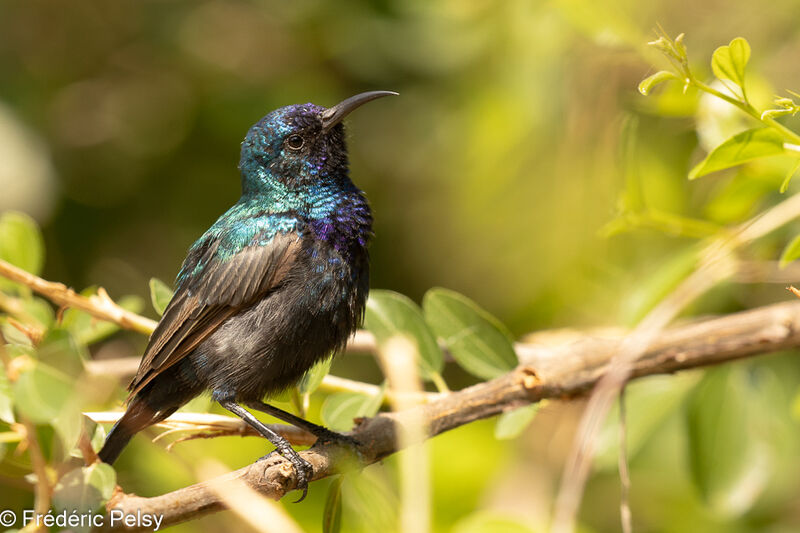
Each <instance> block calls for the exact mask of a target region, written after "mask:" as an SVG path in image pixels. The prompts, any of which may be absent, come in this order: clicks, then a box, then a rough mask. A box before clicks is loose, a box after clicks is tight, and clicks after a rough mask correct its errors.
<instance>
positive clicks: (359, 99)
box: [322, 91, 398, 133]
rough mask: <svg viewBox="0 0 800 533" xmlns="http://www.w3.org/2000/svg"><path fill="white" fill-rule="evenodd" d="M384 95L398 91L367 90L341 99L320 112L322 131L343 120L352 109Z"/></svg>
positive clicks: (390, 94) (393, 94)
mask: <svg viewBox="0 0 800 533" xmlns="http://www.w3.org/2000/svg"><path fill="white" fill-rule="evenodd" d="M384 96H398V93H396V92H394V91H369V92H366V93H361V94H357V95H355V96H351V97H350V98H348V99H347V100H343V101H342V102H339V103H338V104H336V105H335V106H333V107H329V108H328V109H326V110H325V111H323V112H322V131H323V132H325V133H327V132H328V131H330V129H331V128H332V127H334V126H335V125H337V124H338V123H340V122H341V121H342V120H344V117H346V116H347V115H349V114H350V113H351V112H352V111H353V110H354V109H356V108H359V107H361V106H362V105H364V104H366V103H367V102H371V101H372V100H375V99H376V98H382V97H384Z"/></svg>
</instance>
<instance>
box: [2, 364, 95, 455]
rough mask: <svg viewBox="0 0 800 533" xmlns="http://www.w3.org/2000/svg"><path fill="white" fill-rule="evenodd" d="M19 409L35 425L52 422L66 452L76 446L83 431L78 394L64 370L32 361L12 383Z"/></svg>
mask: <svg viewBox="0 0 800 533" xmlns="http://www.w3.org/2000/svg"><path fill="white" fill-rule="evenodd" d="M12 390H13V391H14V400H15V406H16V408H17V409H18V410H19V411H20V412H21V413H22V414H24V415H25V416H27V417H28V418H29V419H30V420H31V421H32V422H34V423H36V424H50V425H51V426H53V428H54V429H55V430H56V432H57V433H58V436H59V437H60V438H61V443H62V445H63V447H64V450H65V451H68V450H70V449H71V448H72V446H74V445H75V443H76V442H77V440H78V436H79V435H80V430H81V420H80V417H81V413H80V409H79V406H78V403H77V401H78V396H77V394H76V391H75V388H74V386H73V382H72V380H71V379H70V378H69V376H67V375H66V374H65V373H63V372H61V371H60V370H58V369H56V368H53V367H52V366H50V365H47V364H45V363H43V362H41V361H33V360H32V364H31V368H30V369H28V370H26V371H24V372H22V373H21V374H20V376H19V378H18V379H17V381H15V382H14V384H13V386H12Z"/></svg>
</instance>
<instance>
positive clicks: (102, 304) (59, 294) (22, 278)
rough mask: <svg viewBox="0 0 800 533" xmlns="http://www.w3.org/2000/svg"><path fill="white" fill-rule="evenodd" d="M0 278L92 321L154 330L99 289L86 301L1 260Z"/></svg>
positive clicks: (67, 289) (152, 324)
mask: <svg viewBox="0 0 800 533" xmlns="http://www.w3.org/2000/svg"><path fill="white" fill-rule="evenodd" d="M0 276H3V277H5V278H8V279H10V280H11V281H16V282H17V283H22V284H23V285H26V286H28V287H30V288H31V289H33V290H34V291H36V292H38V293H39V294H41V295H42V296H45V297H46V298H47V299H49V300H50V301H51V302H53V303H54V304H56V305H58V306H60V307H74V308H75V309H80V310H81V311H86V312H87V313H89V314H90V315H92V316H93V317H95V318H99V319H100V320H107V321H108V322H114V323H116V324H119V325H120V326H122V327H123V328H125V329H132V330H134V331H138V332H140V333H145V334H147V335H149V334H150V333H152V332H153V330H154V329H155V327H156V322H155V321H153V320H150V319H149V318H146V317H143V316H141V315H137V314H136V313H132V312H130V311H128V310H127V309H123V308H122V307H120V306H119V305H117V304H116V303H115V302H114V300H112V299H111V298H110V297H109V296H108V293H107V292H106V290H105V289H104V288H102V287H98V289H97V294H93V295H91V296H89V297H86V296H82V295H80V294H78V293H77V292H75V291H74V290H72V289H70V288H69V287H67V286H66V285H64V284H63V283H56V282H53V281H47V280H45V279H42V278H40V277H39V276H34V275H33V274H31V273H30V272H26V271H24V270H22V269H21V268H17V267H15V266H14V265H12V264H11V263H8V262H6V261H3V260H2V259H0Z"/></svg>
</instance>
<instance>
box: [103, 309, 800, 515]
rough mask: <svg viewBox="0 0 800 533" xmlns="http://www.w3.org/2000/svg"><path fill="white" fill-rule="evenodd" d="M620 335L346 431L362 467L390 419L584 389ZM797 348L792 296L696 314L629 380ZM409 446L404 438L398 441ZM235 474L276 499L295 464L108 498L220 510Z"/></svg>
mask: <svg viewBox="0 0 800 533" xmlns="http://www.w3.org/2000/svg"><path fill="white" fill-rule="evenodd" d="M622 338H623V337H621V336H618V335H614V336H610V337H608V336H606V337H583V338H579V339H578V340H573V341H569V342H567V343H564V344H558V345H551V346H544V345H526V346H523V347H522V348H523V349H520V353H519V356H520V361H521V364H520V366H519V367H517V368H516V369H515V370H513V371H512V372H510V373H508V374H506V375H504V376H501V377H499V378H496V379H493V380H491V381H487V382H485V383H480V384H477V385H474V386H472V387H468V388H466V389H463V390H461V391H458V392H453V393H451V394H447V395H443V396H441V397H439V398H438V399H435V400H433V401H430V402H429V403H426V404H422V405H418V406H417V407H414V408H412V409H408V410H405V411H402V412H399V413H381V414H379V415H377V416H375V417H373V418H370V419H366V420H360V421H358V424H357V426H356V428H355V430H354V431H353V432H352V436H353V437H355V438H356V439H357V440H358V441H359V442H360V443H361V445H360V446H359V452H360V455H361V463H362V465H367V464H371V463H374V462H376V461H379V460H381V459H382V458H384V457H386V456H388V455H391V454H393V453H395V452H397V451H398V446H397V431H396V427H397V426H398V425H404V424H405V423H406V422H407V421H409V420H420V419H422V420H424V422H425V425H426V427H427V428H428V436H429V437H432V436H435V435H438V434H439V433H442V432H444V431H448V430H450V429H453V428H456V427H459V426H462V425H464V424H468V423H470V422H473V421H475V420H478V419H482V418H488V417H491V416H495V415H497V414H500V413H503V412H505V411H509V410H512V409H515V408H517V407H520V406H522V405H525V404H528V403H531V402H538V401H540V400H542V399H545V398H569V397H573V396H577V395H581V394H583V393H585V392H587V391H588V390H590V389H591V388H592V387H593V386H594V385H595V383H596V382H597V381H598V380H599V379H600V378H601V377H602V376H603V375H604V374H605V372H606V371H607V370H608V365H609V364H610V361H611V359H612V356H613V355H614V354H615V353H616V351H617V350H618V348H619V346H620V343H621V342H622ZM797 346H800V302H789V303H781V304H776V305H771V306H767V307H763V308H758V309H754V310H752V311H745V312H742V313H737V314H733V315H729V316H725V317H721V318H714V319H708V320H700V321H696V322H692V323H689V324H687V325H684V326H680V327H673V328H671V329H667V330H665V331H662V332H661V333H660V334H659V336H658V337H657V338H656V339H655V341H654V342H653V343H652V344H651V345H650V347H649V348H648V349H647V351H646V353H645V354H644V355H643V356H642V357H641V358H640V359H638V360H637V361H636V362H635V363H634V364H633V368H632V374H631V377H632V378H636V377H642V376H648V375H652V374H663V373H671V372H676V371H679V370H684V369H690V368H695V367H700V366H707V365H714V364H720V363H724V362H727V361H732V360H735V359H740V358H744V357H749V356H753V355H758V354H764V353H769V352H775V351H778V350H784V349H787V348H793V347H797ZM406 444H409V443H406ZM301 455H302V456H303V457H304V458H305V459H306V460H307V461H309V462H310V463H311V464H312V465H313V467H314V477H313V479H314V480H317V479H322V478H324V477H327V476H330V475H333V474H337V473H340V472H342V471H343V470H347V469H348V468H352V465H353V462H352V460H353V458H352V457H350V455H349V453H348V452H347V451H346V450H344V449H342V448H340V447H337V446H336V445H332V444H323V445H320V446H314V447H312V448H311V449H309V450H307V451H304V452H301ZM230 480H240V481H243V482H244V483H246V484H247V485H249V486H250V487H252V488H253V489H255V490H257V491H258V492H260V493H262V494H264V495H266V496H268V497H271V498H274V499H280V498H281V497H283V496H284V495H285V494H286V493H287V492H289V491H290V490H292V489H294V487H295V485H296V479H295V475H294V470H293V469H292V467H291V466H290V464H289V463H288V462H287V461H285V460H284V459H283V458H282V457H279V456H272V457H270V458H269V459H267V460H264V461H258V462H256V463H253V464H251V465H249V466H246V467H244V468H240V469H239V470H236V471H234V472H231V473H229V474H226V475H224V476H221V477H219V478H216V479H215V480H213V483H214V488H212V487H211V486H210V485H209V483H212V482H202V483H197V484H195V485H191V486H189V487H185V488H182V489H179V490H176V491H174V492H170V493H168V494H164V495H161V496H156V497H152V498H144V497H140V496H134V495H126V494H119V495H118V496H117V497H115V498H114V499H113V500H112V501H111V502H109V504H108V508H109V509H112V508H118V509H121V510H122V511H123V512H125V513H136V512H137V511H140V512H142V513H154V514H158V515H163V517H164V525H169V524H175V523H178V522H182V521H185V520H189V519H192V518H196V517H198V516H201V515H204V514H207V513H210V512H215V511H219V510H221V509H222V508H223V507H224V505H223V503H222V500H221V499H220V498H219V487H220V485H219V484H220V483H222V484H224V483H226V482H227V481H230Z"/></svg>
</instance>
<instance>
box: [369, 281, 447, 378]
mask: <svg viewBox="0 0 800 533" xmlns="http://www.w3.org/2000/svg"><path fill="white" fill-rule="evenodd" d="M364 327H365V328H367V329H368V330H369V331H370V332H372V334H373V335H375V339H376V340H377V341H378V344H379V345H383V344H384V343H386V342H387V341H388V340H389V339H390V338H392V337H394V336H396V335H404V336H406V337H407V338H408V339H410V340H411V341H412V342H414V343H415V344H416V346H417V351H418V353H419V355H420V360H419V370H420V374H421V376H422V377H423V378H424V379H427V380H430V379H432V376H433V375H434V374H438V373H440V372H441V371H442V368H443V367H444V356H443V354H442V350H441V349H440V348H439V345H438V344H437V343H436V338H435V337H434V336H433V333H432V332H431V330H430V328H429V327H428V324H427V323H426V322H425V318H424V317H423V316H422V311H421V310H420V308H419V306H417V304H415V303H414V302H412V301H411V300H410V299H409V298H408V297H406V296H403V295H402V294H399V293H396V292H392V291H381V290H375V291H371V292H370V295H369V300H368V301H367V313H366V317H365V319H364Z"/></svg>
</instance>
